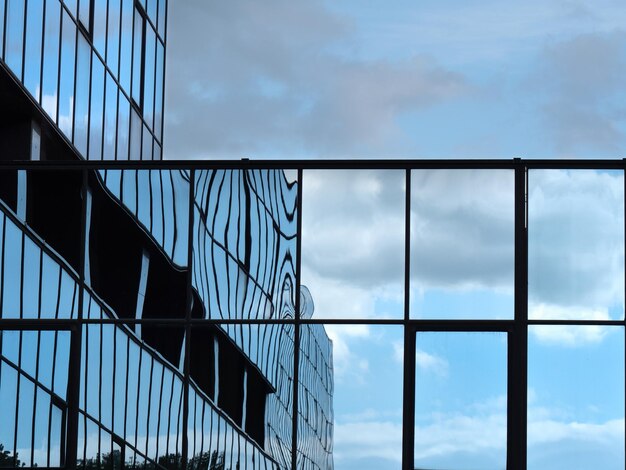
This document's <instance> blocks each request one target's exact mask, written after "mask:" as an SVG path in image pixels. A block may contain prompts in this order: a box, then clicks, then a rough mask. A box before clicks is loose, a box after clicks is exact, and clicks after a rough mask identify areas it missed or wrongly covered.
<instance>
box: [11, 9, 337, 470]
mask: <svg viewBox="0 0 626 470" xmlns="http://www.w3.org/2000/svg"><path fill="white" fill-rule="evenodd" d="M166 20H167V2H166V0H74V1H69V0H67V1H61V0H22V1H19V0H18V1H15V0H1V1H0V38H1V41H0V102H1V103H2V112H1V113H0V114H1V116H0V156H1V158H0V161H1V162H13V163H6V166H2V167H1V168H0V352H1V360H0V446H1V448H0V467H34V466H37V467H40V468H41V467H43V468H46V467H51V468H59V467H62V468H111V469H118V468H119V469H122V468H168V469H174V468H198V469H207V468H210V469H230V468H233V469H234V468H241V469H243V468H246V469H267V468H290V467H292V466H295V465H297V466H299V467H301V468H324V469H326V468H332V467H333V458H332V440H333V438H332V436H333V429H332V422H333V407H332V393H333V374H332V370H333V369H332V348H331V343H330V340H329V339H328V337H327V335H326V333H325V331H324V328H323V326H321V325H316V324H297V323H295V320H296V318H298V319H301V318H302V319H305V318H310V316H311V314H312V312H313V301H312V299H311V297H310V295H309V294H308V291H307V290H306V288H304V287H301V286H300V285H299V280H298V279H297V276H296V270H295V265H296V258H297V248H298V247H297V245H298V237H297V221H298V218H297V214H296V206H297V202H296V199H297V195H298V184H297V182H294V181H291V180H288V179H287V176H286V174H285V173H284V172H283V171H282V170H279V169H252V168H251V169H233V170H230V169H219V170H218V169H210V168H205V169H202V168H194V167H187V168H181V167H176V165H169V166H168V165H167V164H165V163H163V164H161V165H157V164H155V162H141V163H137V164H136V165H134V166H133V165H131V164H130V160H143V161H145V160H156V161H158V160H161V158H162V152H161V148H162V135H163V133H162V128H163V84H164V66H165V44H166V23H167V21H166ZM105 160H113V162H109V163H110V164H109V165H108V166H106V165H105V164H104V163H102V161H105ZM115 160H117V161H120V162H119V163H116V162H115ZM95 161H97V162H95ZM89 162H92V163H89ZM296 378H297V379H296ZM302 443H304V445H302Z"/></svg>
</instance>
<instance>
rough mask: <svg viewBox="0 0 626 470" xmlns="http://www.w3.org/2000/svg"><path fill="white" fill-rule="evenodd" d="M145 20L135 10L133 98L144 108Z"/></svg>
mask: <svg viewBox="0 0 626 470" xmlns="http://www.w3.org/2000/svg"><path fill="white" fill-rule="evenodd" d="M144 23H145V22H144V19H143V16H142V15H141V13H139V10H138V9H137V8H135V18H134V26H133V76H132V87H133V89H132V98H133V100H135V102H136V103H137V104H138V105H139V106H142V100H141V98H142V91H141V88H142V85H143V83H142V81H143V77H142V74H141V68H142V65H143V60H144V57H143V43H144V27H145V25H144Z"/></svg>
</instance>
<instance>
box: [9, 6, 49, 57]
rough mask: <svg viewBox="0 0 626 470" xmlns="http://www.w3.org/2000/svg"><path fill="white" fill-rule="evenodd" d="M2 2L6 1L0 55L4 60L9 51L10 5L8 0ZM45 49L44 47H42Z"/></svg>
mask: <svg viewBox="0 0 626 470" xmlns="http://www.w3.org/2000/svg"><path fill="white" fill-rule="evenodd" d="M0 1H1V2H3V3H4V18H2V23H3V26H2V55H1V56H0V59H3V60H4V57H5V56H6V53H7V15H8V13H7V10H8V6H9V2H8V0H0ZM42 51H43V49H42Z"/></svg>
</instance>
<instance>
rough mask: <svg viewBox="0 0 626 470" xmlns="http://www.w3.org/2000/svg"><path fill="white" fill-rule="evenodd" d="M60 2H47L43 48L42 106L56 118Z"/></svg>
mask: <svg viewBox="0 0 626 470" xmlns="http://www.w3.org/2000/svg"><path fill="white" fill-rule="evenodd" d="M59 5H60V4H59V2H46V33H45V37H44V50H43V93H42V96H41V106H42V107H43V109H44V110H45V111H46V113H48V115H49V116H50V117H51V118H52V119H53V120H56V115H57V102H58V90H57V86H58V77H59V75H58V73H59V70H58V69H59V40H60V34H61V28H60V21H61V9H60V6H59Z"/></svg>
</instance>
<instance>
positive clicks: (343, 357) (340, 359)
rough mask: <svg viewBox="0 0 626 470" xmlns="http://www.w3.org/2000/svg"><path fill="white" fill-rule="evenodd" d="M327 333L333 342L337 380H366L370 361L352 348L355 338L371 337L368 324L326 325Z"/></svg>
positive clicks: (334, 367) (334, 369)
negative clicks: (355, 352) (359, 355)
mask: <svg viewBox="0 0 626 470" xmlns="http://www.w3.org/2000/svg"><path fill="white" fill-rule="evenodd" d="M325 329H326V333H327V334H328V337H329V338H330V339H331V340H332V342H333V372H334V378H335V380H336V381H337V382H342V381H348V380H356V381H357V382H358V383H363V382H364V376H365V374H367V372H368V370H369V362H368V360H367V359H366V358H364V357H358V356H357V355H356V354H354V352H353V351H352V349H351V345H350V343H351V342H352V341H354V340H359V339H361V340H362V339H367V338H369V337H370V334H371V332H370V328H369V326H368V325H325Z"/></svg>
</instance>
